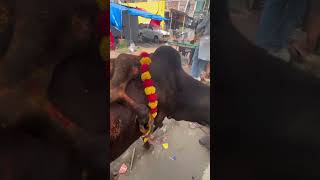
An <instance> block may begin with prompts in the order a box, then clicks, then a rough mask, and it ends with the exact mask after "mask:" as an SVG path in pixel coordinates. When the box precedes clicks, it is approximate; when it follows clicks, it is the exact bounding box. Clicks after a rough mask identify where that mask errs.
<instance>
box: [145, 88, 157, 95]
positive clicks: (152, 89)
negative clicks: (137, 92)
mask: <svg viewBox="0 0 320 180" xmlns="http://www.w3.org/2000/svg"><path fill="white" fill-rule="evenodd" d="M144 92H145V94H146V95H150V94H154V93H156V88H155V87H154V86H150V87H147V88H145V89H144Z"/></svg>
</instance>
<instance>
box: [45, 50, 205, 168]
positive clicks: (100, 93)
mask: <svg viewBox="0 0 320 180" xmlns="http://www.w3.org/2000/svg"><path fill="white" fill-rule="evenodd" d="M151 58H152V60H153V62H152V64H151V67H150V68H151V69H150V71H151V74H152V77H153V80H154V81H155V86H156V88H157V93H158V96H159V97H158V99H159V113H158V116H157V118H156V120H155V125H156V126H157V127H160V126H161V123H162V120H163V119H164V117H165V116H168V117H173V118H175V119H177V120H188V121H197V122H199V123H201V124H206V125H209V124H210V115H209V114H210V111H209V110H210V100H209V98H210V91H209V87H208V86H207V85H204V84H202V83H200V82H198V81H196V80H194V79H193V78H192V77H190V76H189V75H187V74H186V73H185V72H184V70H183V69H182V67H181V62H180V55H179V54H178V52H177V51H176V50H174V49H173V48H171V47H160V48H158V49H157V50H156V52H155V53H154V54H152V56H151ZM139 59H140V57H139V56H132V55H126V54H123V55H120V56H119V58H117V59H114V60H112V62H111V72H110V73H111V79H114V78H115V77H119V78H118V80H119V81H118V82H115V86H113V85H114V84H113V85H112V86H111V87H112V88H118V89H117V91H112V89H110V90H111V91H110V92H111V93H115V95H114V94H111V95H110V96H112V97H117V98H118V97H129V98H130V100H132V102H133V103H134V104H138V105H146V97H145V95H144V91H143V86H142V82H141V80H140V77H139V74H140V73H139V74H136V68H137V67H139V64H138V61H139ZM116 61H118V62H116ZM122 62H126V63H128V64H126V63H123V64H122ZM118 64H121V65H122V67H121V68H119V66H118ZM117 66H118V67H117ZM117 69H119V70H117ZM119 72H121V73H124V74H117V73H119ZM104 75H105V65H104V64H103V63H102V62H100V61H94V60H93V59H90V56H86V55H83V54H79V56H75V57H73V58H72V59H68V60H66V61H65V62H63V63H61V64H59V65H58V66H57V68H56V70H55V72H54V74H53V77H54V78H53V79H52V81H51V82H50V86H49V97H50V100H51V101H52V102H53V103H54V105H55V106H56V107H58V108H59V110H60V111H61V112H62V113H63V114H64V115H65V116H67V117H69V118H70V119H71V120H72V121H73V122H74V123H75V124H77V125H79V126H80V127H82V128H84V129H85V130H86V131H88V132H90V133H91V134H96V135H105V134H104V133H110V147H111V153H110V154H105V156H101V158H102V159H103V157H104V158H107V156H108V155H110V156H109V160H110V162H111V161H112V160H114V159H116V158H117V157H119V156H120V155H121V154H122V153H123V152H124V151H125V150H126V149H127V148H128V147H129V146H130V145H131V144H132V143H133V142H134V141H135V140H136V139H138V138H139V137H140V136H141V135H142V134H141V132H140V131H139V124H140V123H141V122H142V121H141V122H140V123H139V122H138V120H139V116H138V115H139V114H138V113H137V111H136V110H135V108H132V106H130V102H129V103H128V102H126V99H125V98H122V99H117V98H114V99H112V98H111V101H112V103H111V104H110V109H109V110H110V115H109V117H110V129H107V127H108V125H107V124H106V123H108V121H107V117H106V116H105V115H106V109H104V108H105V104H106V102H107V99H106V97H105V95H106V92H107V86H106V85H105V83H106V82H105V76H104ZM117 83H118V84H117ZM110 84H111V82H110ZM117 85H121V86H122V87H121V88H119V87H116V86H117ZM124 90H125V91H124ZM119 92H120V93H123V94H122V95H121V94H120V95H119V94H117V93H119ZM124 94H125V96H124ZM113 100H114V101H113ZM142 114H143V113H142ZM92 152H93V151H92Z"/></svg>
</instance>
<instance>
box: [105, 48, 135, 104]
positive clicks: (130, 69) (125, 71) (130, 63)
mask: <svg viewBox="0 0 320 180" xmlns="http://www.w3.org/2000/svg"><path fill="white" fill-rule="evenodd" d="M139 66H140V65H139V57H138V56H134V55H129V54H121V55H119V56H118V57H117V58H116V59H110V103H112V102H114V101H117V100H118V99H120V98H122V97H123V96H125V94H126V93H125V90H126V86H127V84H128V82H129V81H130V80H132V79H135V78H137V77H138V75H139Z"/></svg>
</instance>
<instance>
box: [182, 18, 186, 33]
mask: <svg viewBox="0 0 320 180" xmlns="http://www.w3.org/2000/svg"><path fill="white" fill-rule="evenodd" d="M185 21H186V15H184V16H183V23H182V32H183V30H184V23H185Z"/></svg>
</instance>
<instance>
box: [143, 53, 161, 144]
mask: <svg viewBox="0 0 320 180" xmlns="http://www.w3.org/2000/svg"><path fill="white" fill-rule="evenodd" d="M140 57H141V59H140V64H141V66H140V71H141V80H142V82H143V86H144V93H145V95H146V96H147V99H148V106H149V108H150V112H149V121H148V124H147V129H146V128H144V127H141V128H140V131H141V132H142V133H143V135H142V139H143V142H144V143H146V142H148V140H149V138H150V134H151V133H152V131H153V122H154V119H155V118H156V117H157V115H158V97H157V93H156V88H155V86H154V85H153V81H152V77H151V74H150V71H149V67H150V64H151V62H152V61H151V58H150V55H149V54H148V53H146V52H142V53H141V54H140Z"/></svg>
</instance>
